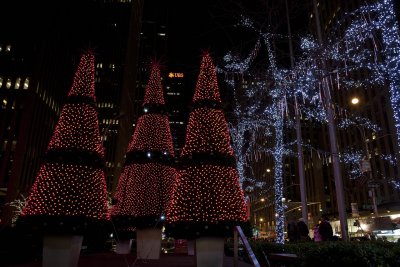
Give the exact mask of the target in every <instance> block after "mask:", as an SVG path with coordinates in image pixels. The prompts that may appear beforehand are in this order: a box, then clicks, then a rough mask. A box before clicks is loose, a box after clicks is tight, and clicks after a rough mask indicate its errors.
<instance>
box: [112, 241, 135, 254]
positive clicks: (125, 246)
mask: <svg viewBox="0 0 400 267" xmlns="http://www.w3.org/2000/svg"><path fill="white" fill-rule="evenodd" d="M131 248H132V239H122V240H119V241H117V245H116V247H115V253H117V254H129V253H131Z"/></svg>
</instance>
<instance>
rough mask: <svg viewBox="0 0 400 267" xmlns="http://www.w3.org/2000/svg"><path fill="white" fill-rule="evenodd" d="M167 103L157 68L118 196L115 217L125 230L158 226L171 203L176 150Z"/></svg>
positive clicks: (155, 66) (133, 138) (148, 85)
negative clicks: (132, 227) (174, 148)
mask: <svg viewBox="0 0 400 267" xmlns="http://www.w3.org/2000/svg"><path fill="white" fill-rule="evenodd" d="M164 103H165V102H164V96H163V89H162V84H161V76H160V69H159V66H158V65H156V64H153V65H152V68H151V74H150V78H149V81H148V84H147V88H146V93H145V98H144V103H143V114H142V115H141V116H140V117H139V119H138V121H137V125H136V128H135V132H134V134H133V136H132V140H131V142H130V143H129V145H128V149H127V153H126V161H125V166H124V168H123V171H122V174H121V177H120V179H119V181H118V186H117V190H116V192H115V194H114V199H115V200H116V204H115V205H114V206H113V208H112V211H111V215H112V219H113V221H114V223H116V225H117V226H119V228H121V229H124V228H127V227H129V226H136V227H148V226H154V224H155V223H157V222H158V221H159V219H160V217H161V215H162V214H164V210H165V206H166V205H167V203H168V202H169V201H170V199H171V196H172V189H173V185H174V183H175V179H176V171H175V169H174V168H173V167H172V164H173V158H174V150H173V144H172V136H171V131H170V127H169V119H168V115H167V113H166V112H165V105H164Z"/></svg>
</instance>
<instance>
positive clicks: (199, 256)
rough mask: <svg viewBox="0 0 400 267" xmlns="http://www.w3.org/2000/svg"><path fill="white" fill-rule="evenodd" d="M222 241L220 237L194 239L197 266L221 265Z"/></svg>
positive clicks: (222, 255) (222, 260)
mask: <svg viewBox="0 0 400 267" xmlns="http://www.w3.org/2000/svg"><path fill="white" fill-rule="evenodd" d="M224 242H225V239H224V238H222V237H201V238H198V239H196V262H197V267H222V266H223V263H224Z"/></svg>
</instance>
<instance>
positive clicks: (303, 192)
mask: <svg viewBox="0 0 400 267" xmlns="http://www.w3.org/2000/svg"><path fill="white" fill-rule="evenodd" d="M285 4H286V19H287V25H288V35H289V52H290V65H291V67H292V69H293V68H294V53H293V44H292V29H291V27H290V17H289V5H288V2H287V0H285ZM295 116H296V138H297V155H298V157H297V162H298V171H299V181H300V199H301V215H302V218H303V220H304V222H305V223H306V225H307V226H308V208H307V191H306V181H305V176H304V159H303V148H302V146H301V144H302V140H303V139H302V136H301V124H300V114H299V111H298V109H297V100H296V99H295Z"/></svg>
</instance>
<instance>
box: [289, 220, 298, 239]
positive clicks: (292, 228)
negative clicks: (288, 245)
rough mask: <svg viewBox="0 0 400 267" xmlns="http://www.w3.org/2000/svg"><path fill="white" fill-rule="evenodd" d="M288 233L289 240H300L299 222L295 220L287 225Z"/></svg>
mask: <svg viewBox="0 0 400 267" xmlns="http://www.w3.org/2000/svg"><path fill="white" fill-rule="evenodd" d="M287 233H288V238H289V242H296V241H297V240H298V231H297V224H296V222H295V221H290V222H289V223H288V225H287Z"/></svg>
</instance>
